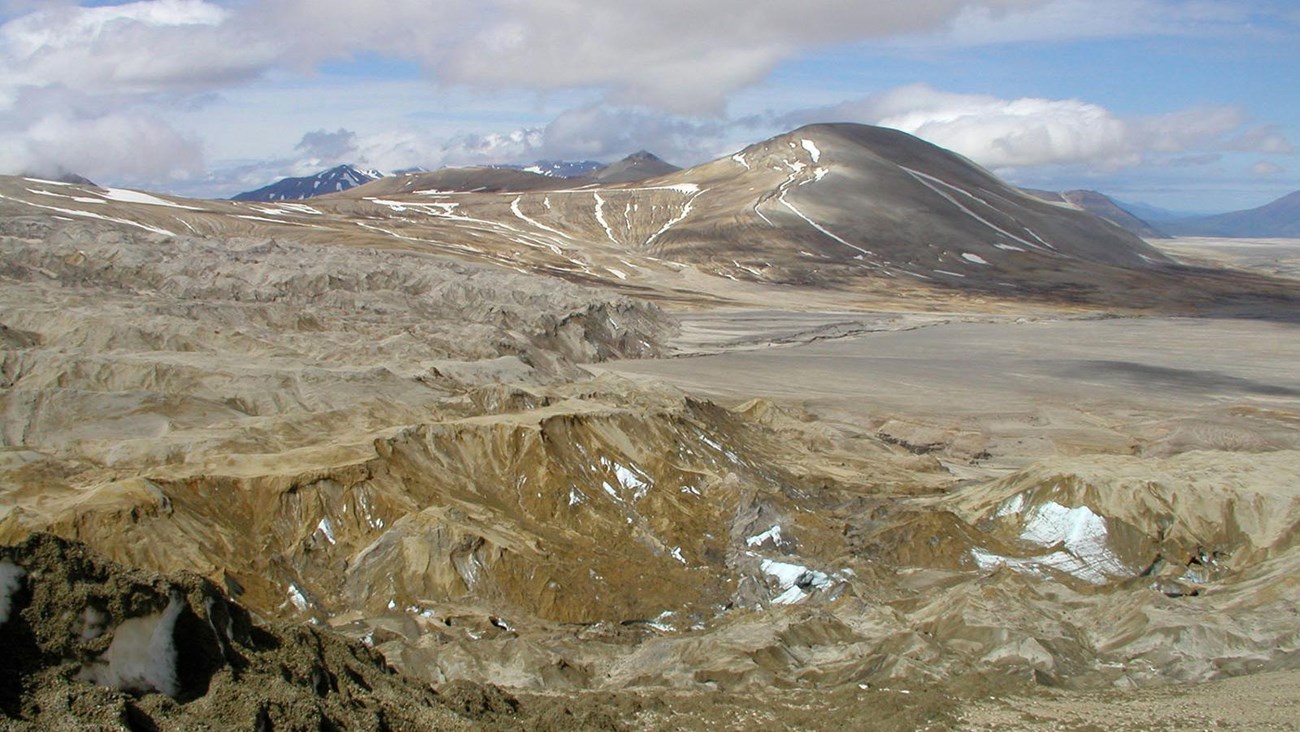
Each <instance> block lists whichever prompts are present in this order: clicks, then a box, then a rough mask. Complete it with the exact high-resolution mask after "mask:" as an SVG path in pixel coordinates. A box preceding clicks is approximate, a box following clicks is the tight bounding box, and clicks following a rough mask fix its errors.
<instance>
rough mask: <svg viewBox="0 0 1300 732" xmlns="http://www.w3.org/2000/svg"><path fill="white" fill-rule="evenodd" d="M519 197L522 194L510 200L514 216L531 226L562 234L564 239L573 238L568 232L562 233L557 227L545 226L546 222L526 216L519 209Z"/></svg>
mask: <svg viewBox="0 0 1300 732" xmlns="http://www.w3.org/2000/svg"><path fill="white" fill-rule="evenodd" d="M520 198H523V196H516V197H515V200H513V201H511V202H510V210H511V211H514V212H515V216H518V217H519V218H520V219H521V220H522V221H524V222H525V223H528V224H531V225H533V226H536V227H537V228H539V229H541V230H543V231H549V232H551V233H552V234H556V235H559V236H562V237H564V238H565V239H572V238H573V237H571V236H569V235H568V234H566V233H564V232H563V231H560V230H559V229H552V228H551V227H549V226H547V225H546V224H543V223H542V222H540V221H537V220H535V219H532V218H530V217H529V216H527V215H526V214H525V213H524V212H523V211H521V210H520V209H519V199H520ZM546 200H547V201H549V200H550V199H549V198H548V199H546ZM547 208H550V206H547Z"/></svg>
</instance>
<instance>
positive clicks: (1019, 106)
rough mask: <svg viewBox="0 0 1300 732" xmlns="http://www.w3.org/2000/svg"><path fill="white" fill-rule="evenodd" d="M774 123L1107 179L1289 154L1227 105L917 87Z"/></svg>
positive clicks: (1275, 134) (1001, 165)
mask: <svg viewBox="0 0 1300 732" xmlns="http://www.w3.org/2000/svg"><path fill="white" fill-rule="evenodd" d="M784 119H785V120H786V121H788V122H792V123H800V122H812V121H820V120H828V119H834V120H842V121H852V122H865V123H870V124H878V125H881V126H884V127H892V128H895V129H899V130H903V131H904V132H908V133H911V134H914V135H916V136H918V137H921V138H923V139H925V140H928V141H930V142H933V143H934V144H936V145H939V146H940V147H945V148H948V149H950V150H954V151H956V152H958V153H961V154H962V155H965V156H966V157H968V158H970V159H972V160H974V161H975V162H977V163H980V164H981V165H984V166H986V167H989V168H994V169H1008V168H1028V167H1035V166H1049V165H1051V166H1068V165H1077V166H1083V167H1086V168H1089V169H1092V170H1095V171H1111V170H1118V169H1121V168H1127V167H1132V166H1135V165H1138V164H1142V163H1150V162H1166V163H1167V162H1169V161H1170V160H1171V159H1173V158H1174V157H1175V156H1181V159H1184V160H1187V159H1195V156H1196V155H1207V154H1215V153H1217V152H1221V151H1250V152H1283V151H1284V152H1290V151H1291V150H1292V148H1291V144H1290V143H1289V142H1288V141H1287V140H1286V138H1285V137H1284V136H1283V135H1282V134H1281V133H1280V132H1279V131H1278V130H1277V128H1276V127H1272V126H1251V125H1250V124H1249V120H1248V119H1247V117H1246V115H1245V113H1244V112H1242V111H1241V110H1240V109H1238V108H1236V107H1231V106H1219V107H1200V108H1194V109H1186V110H1180V111H1177V112H1172V113H1169V114H1164V115H1158V116H1151V117H1137V118H1122V117H1120V116H1118V115H1116V114H1115V113H1113V112H1111V111H1110V110H1108V109H1106V108H1105V107H1102V106H1100V105H1097V104H1093V103H1089V102H1085V101H1081V100H1078V99H1041V98H1033V97H1025V98H1019V99H1002V98H999V97H995V96H988V95H978V94H955V93H952V92H945V91H941V90H938V89H935V88H933V87H930V86H928V85H925V84H915V85H910V86H904V87H899V88H897V89H892V90H890V91H887V92H884V93H882V94H877V95H873V96H870V97H866V98H863V99H858V100H854V101H850V102H845V103H843V104H839V105H836V106H833V107H828V108H821V109H816V110H804V111H801V112H797V113H794V114H792V115H789V116H787V117H785V118H784ZM1188 154H1191V155H1188Z"/></svg>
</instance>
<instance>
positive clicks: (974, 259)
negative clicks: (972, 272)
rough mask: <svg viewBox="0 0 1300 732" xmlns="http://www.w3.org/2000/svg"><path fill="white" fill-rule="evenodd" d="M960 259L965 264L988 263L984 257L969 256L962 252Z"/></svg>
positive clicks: (967, 253) (968, 253) (969, 254)
mask: <svg viewBox="0 0 1300 732" xmlns="http://www.w3.org/2000/svg"><path fill="white" fill-rule="evenodd" d="M961 258H962V259H964V260H966V261H967V262H974V263H975V264H988V261H986V260H985V259H984V257H981V256H980V255H978V254H971V253H970V252H962V255H961Z"/></svg>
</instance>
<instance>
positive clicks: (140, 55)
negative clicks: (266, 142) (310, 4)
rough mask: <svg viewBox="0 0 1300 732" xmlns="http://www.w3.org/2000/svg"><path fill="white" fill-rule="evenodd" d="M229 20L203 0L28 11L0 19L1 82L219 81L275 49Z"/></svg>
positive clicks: (159, 84) (138, 85) (157, 85)
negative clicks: (17, 15)
mask: <svg viewBox="0 0 1300 732" xmlns="http://www.w3.org/2000/svg"><path fill="white" fill-rule="evenodd" d="M229 20H230V13H229V11H227V10H225V9H224V8H222V7H221V6H219V5H215V4H213V3H209V2H205V1H204V0H143V1H141V2H134V3H127V4H125V5H110V6H104V7H89V8H82V7H71V8H66V7H57V6H56V7H55V8H52V9H45V10H40V11H37V12H34V13H29V14H27V15H23V16H21V17H19V18H16V19H14V20H12V21H10V22H8V23H5V24H4V25H3V26H0V69H3V71H4V72H5V73H4V82H3V84H4V85H5V86H8V87H19V86H33V87H53V86H62V87H66V88H69V89H76V90H80V91H84V92H89V93H122V92H138V93H149V92H175V91H179V92H194V91H202V90H208V89H212V88H220V87H222V86H225V85H228V84H231V83H236V82H239V81H244V80H247V79H251V78H253V77H255V76H256V75H257V74H259V73H261V71H262V70H263V69H265V68H266V66H267V65H268V63H270V62H271V61H272V60H273V58H274V56H275V54H276V53H277V51H276V49H275V46H274V45H273V43H272V42H271V39H269V38H259V37H258V36H257V35H255V34H253V33H250V32H247V31H245V30H241V29H238V28H237V27H236V26H235V25H234V24H232V23H229V22H228V21H229Z"/></svg>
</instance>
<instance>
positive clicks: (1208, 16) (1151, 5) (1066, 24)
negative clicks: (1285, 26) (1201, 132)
mask: <svg viewBox="0 0 1300 732" xmlns="http://www.w3.org/2000/svg"><path fill="white" fill-rule="evenodd" d="M1252 5H1253V3H1247V2H1213V1H1210V0H1052V1H1051V2H1046V3H1041V4H1039V5H1037V6H1035V7H1030V8H1026V9H1025V10H1024V12H1019V13H992V12H989V10H988V9H987V8H984V7H980V6H974V5H972V6H968V7H965V8H963V9H962V10H961V11H960V13H959V15H958V17H957V19H956V20H955V21H954V22H952V23H950V24H948V25H946V26H945V27H943V28H942V29H940V30H939V31H937V32H933V33H927V34H921V35H917V36H913V37H911V38H908V39H905V40H904V41H903V43H904V44H905V45H919V46H934V45H940V46H954V45H956V46H981V45H989V44H997V43H1020V42H1042V41H1072V40H1083V39H1092V38H1124V37H1137V36H1180V37H1198V36H1199V37H1212V36H1222V35H1225V34H1232V35H1233V36H1236V37H1241V36H1242V34H1244V33H1252V32H1256V29H1255V28H1254V27H1253V26H1252V24H1250V23H1249V22H1248V21H1249V20H1250V19H1251V15H1252V13H1255V12H1258V11H1259V10H1260V9H1259V8H1257V7H1252Z"/></svg>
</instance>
